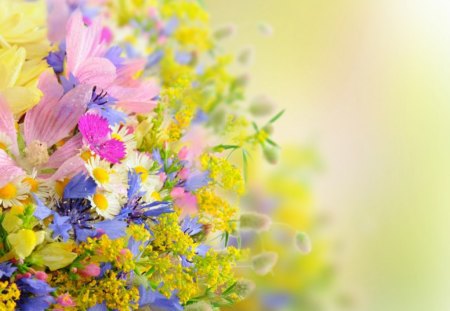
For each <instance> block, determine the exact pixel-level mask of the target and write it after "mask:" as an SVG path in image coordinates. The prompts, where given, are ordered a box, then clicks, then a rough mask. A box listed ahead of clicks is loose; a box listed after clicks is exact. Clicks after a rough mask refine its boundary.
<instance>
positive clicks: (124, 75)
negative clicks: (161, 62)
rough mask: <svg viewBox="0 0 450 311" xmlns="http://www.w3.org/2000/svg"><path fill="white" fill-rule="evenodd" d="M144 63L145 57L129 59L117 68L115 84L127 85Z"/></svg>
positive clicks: (142, 67)
mask: <svg viewBox="0 0 450 311" xmlns="http://www.w3.org/2000/svg"><path fill="white" fill-rule="evenodd" d="M146 63H147V61H146V59H133V60H129V61H128V62H127V63H125V64H124V65H123V66H121V67H120V68H119V69H117V78H116V81H114V82H115V84H119V85H127V84H129V83H130V81H133V80H135V79H134V76H135V74H136V73H137V72H139V71H141V70H143V69H144V67H145V64H146Z"/></svg>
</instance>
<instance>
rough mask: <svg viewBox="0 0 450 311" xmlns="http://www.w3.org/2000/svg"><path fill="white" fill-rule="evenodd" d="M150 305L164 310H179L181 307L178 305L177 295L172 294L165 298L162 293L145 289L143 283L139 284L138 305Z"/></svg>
mask: <svg viewBox="0 0 450 311" xmlns="http://www.w3.org/2000/svg"><path fill="white" fill-rule="evenodd" d="M145 306H150V307H151V308H160V309H163V310H166V311H181V310H183V307H182V306H181V305H180V302H179V300H178V297H177V296H175V295H172V297H170V298H167V297H166V296H164V295H163V294H161V293H159V292H157V291H153V290H152V289H145V287H144V286H143V285H141V286H139V307H145Z"/></svg>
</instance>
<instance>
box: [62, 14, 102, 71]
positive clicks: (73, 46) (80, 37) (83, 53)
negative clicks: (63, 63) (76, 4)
mask: <svg viewBox="0 0 450 311" xmlns="http://www.w3.org/2000/svg"><path fill="white" fill-rule="evenodd" d="M101 33H102V26H101V22H100V20H99V19H94V21H93V22H92V24H91V25H90V26H89V27H87V26H85V25H84V22H83V16H82V14H81V12H80V11H79V10H77V11H75V12H74V13H73V14H72V16H71V18H70V19H69V22H68V23H67V36H66V51H67V69H68V71H69V73H72V74H73V75H74V76H77V74H78V70H80V69H81V66H82V64H83V63H84V62H85V61H86V60H87V59H88V58H89V57H96V56H100V55H102V54H103V53H104V50H105V47H104V45H103V44H100V43H101Z"/></svg>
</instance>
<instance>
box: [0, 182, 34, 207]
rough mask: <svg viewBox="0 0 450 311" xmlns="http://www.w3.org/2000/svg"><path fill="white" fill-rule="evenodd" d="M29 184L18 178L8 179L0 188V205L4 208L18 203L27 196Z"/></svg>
mask: <svg viewBox="0 0 450 311" xmlns="http://www.w3.org/2000/svg"><path fill="white" fill-rule="evenodd" d="M29 191H30V186H29V185H28V184H26V183H23V182H21V181H20V178H16V179H15V180H12V181H10V182H9V183H7V184H6V185H3V186H2V187H1V188H0V206H3V207H5V208H7V207H11V206H13V205H20V204H21V203H20V201H23V200H25V199H26V198H27V197H28V193H29Z"/></svg>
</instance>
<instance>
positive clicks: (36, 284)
mask: <svg viewBox="0 0 450 311" xmlns="http://www.w3.org/2000/svg"><path fill="white" fill-rule="evenodd" d="M17 286H18V287H19V289H20V291H21V292H25V293H28V294H33V295H36V296H44V295H48V294H50V293H51V292H53V291H54V290H55V289H54V288H52V287H50V285H48V284H47V283H46V282H45V281H42V280H38V279H32V278H21V279H20V280H18V281H17Z"/></svg>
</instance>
